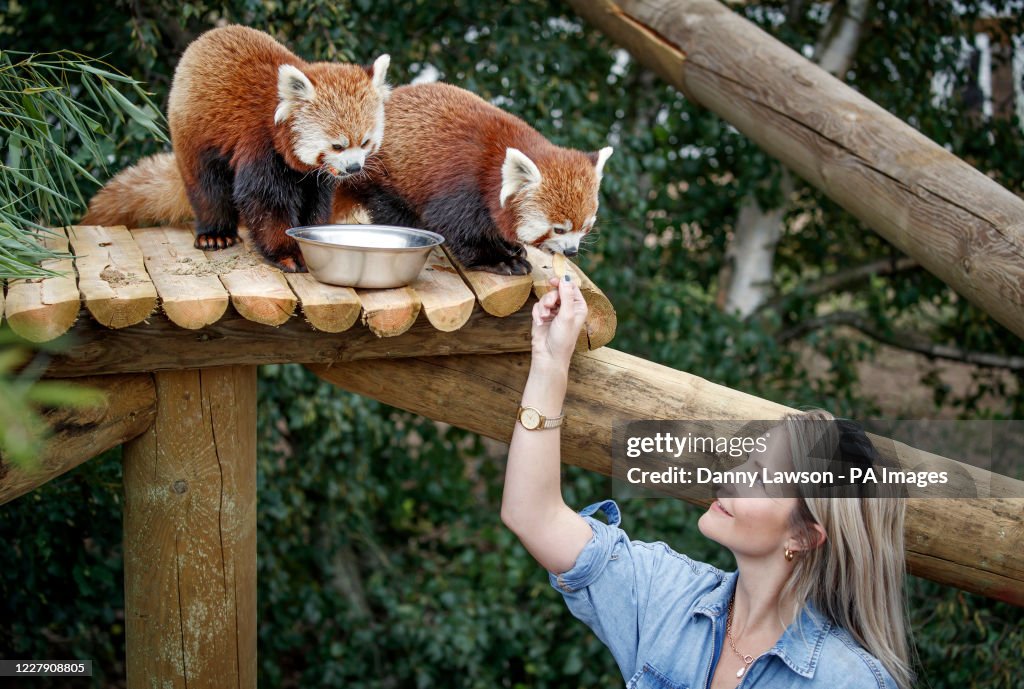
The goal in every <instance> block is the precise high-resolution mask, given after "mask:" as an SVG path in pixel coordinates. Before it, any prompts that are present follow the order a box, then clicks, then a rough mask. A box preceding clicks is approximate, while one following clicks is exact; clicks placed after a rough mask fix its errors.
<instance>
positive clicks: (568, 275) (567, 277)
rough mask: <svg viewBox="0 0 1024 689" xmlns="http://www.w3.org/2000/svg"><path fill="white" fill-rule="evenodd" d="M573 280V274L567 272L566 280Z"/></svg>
mask: <svg viewBox="0 0 1024 689" xmlns="http://www.w3.org/2000/svg"><path fill="white" fill-rule="evenodd" d="M571 280H572V275H570V274H569V273H566V274H565V281H566V282H570V281H571Z"/></svg>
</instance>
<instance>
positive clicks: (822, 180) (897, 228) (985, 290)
mask: <svg viewBox="0 0 1024 689" xmlns="http://www.w3.org/2000/svg"><path fill="white" fill-rule="evenodd" d="M569 4H570V5H572V6H573V8H575V10H576V11H577V12H578V13H579V14H580V16H582V17H583V18H584V19H586V20H587V21H588V22H590V23H591V24H593V25H594V26H596V27H597V28H599V29H600V30H601V31H603V32H604V33H606V34H607V35H608V36H609V37H610V38H612V39H613V40H614V41H616V42H617V43H619V44H621V45H622V46H624V47H625V48H626V49H627V50H629V51H630V53H631V54H632V55H633V56H634V57H636V59H637V60H639V61H640V62H641V63H643V64H645V65H647V66H648V67H650V68H652V69H653V70H654V71H656V72H657V73H658V74H659V75H661V77H662V78H664V79H665V80H666V81H668V82H669V83H670V84H672V85H673V86H675V87H677V88H678V89H680V90H681V91H682V92H683V93H684V94H685V95H686V96H687V98H689V99H691V100H693V101H694V102H696V103H699V104H700V105H702V106H703V107H706V108H708V109H709V110H712V111H713V112H715V113H717V114H718V115H720V116H721V117H722V118H723V119H725V120H727V121H728V122H729V123H731V124H732V125H734V126H735V127H736V128H737V129H739V130H740V131H741V132H743V133H744V134H746V135H747V136H748V137H750V139H751V140H752V141H754V142H756V143H757V144H758V145H760V146H761V147H762V148H763V149H764V150H765V151H767V152H768V153H769V154H770V155H772V156H774V157H776V158H778V159H779V160H780V161H782V163H784V164H785V165H786V166H787V167H789V168H790V169H791V170H793V171H794V172H795V173H797V174H798V175H800V176H801V177H803V178H804V179H805V180H807V181H808V182H810V183H811V184H813V185H814V186H816V187H818V188H819V189H821V190H822V191H823V192H825V193H826V194H828V196H829V197H830V198H832V200H834V201H835V202H836V203H838V204H839V205H841V206H842V207H843V208H845V209H846V210H848V211H849V212H850V213H852V214H853V215H854V216H856V217H857V218H859V219H860V220H862V221H864V222H865V223H866V224H867V225H868V226H870V227H871V228H872V229H874V230H875V231H876V232H878V233H879V234H880V235H882V236H883V237H884V238H885V239H887V240H888V241H890V242H891V243H892V244H893V245H895V246H896V247H897V248H899V249H900V250H901V251H903V252H905V253H907V254H908V255H910V256H913V257H914V258H916V259H917V260H918V261H919V262H920V263H921V265H922V266H924V267H925V268H926V269H927V270H929V271H930V272H932V273H934V274H935V275H936V276H937V277H938V278H940V279H941V280H943V281H944V282H946V284H948V285H949V286H950V287H952V288H953V289H955V290H956V291H957V292H958V293H960V294H961V295H963V296H964V297H966V298H967V299H969V300H970V301H971V302H973V303H974V304H976V305H977V306H978V307H980V308H981V309H983V310H985V311H986V312H987V313H988V314H989V315H991V316H992V317H993V318H995V319H996V320H997V321H999V322H1000V323H1002V324H1003V325H1004V326H1006V327H1007V328H1008V329H1009V330H1011V331H1012V332H1014V333H1016V334H1017V335H1018V336H1020V337H1024V200H1021V199H1020V198H1018V197H1017V196H1015V195H1014V194H1013V193H1011V192H1010V191H1008V190H1006V189H1004V188H1003V187H1001V186H1000V185H999V184H997V183H996V182H995V181H993V180H992V179H990V178H989V177H988V176H987V175H985V174H983V173H981V172H979V171H978V170H976V169H974V168H973V167H971V166H970V165H968V164H967V163H965V162H964V161H962V160H960V159H959V158H957V157H956V156H954V155H953V154H952V153H950V152H948V151H946V150H945V149H944V148H943V147H941V146H939V145H938V144H936V143H935V142H934V141H932V140H931V139H928V138H927V137H925V136H924V135H923V134H921V133H920V132H918V131H917V130H915V129H914V128H913V127H911V126H910V125H908V124H906V123H905V122H903V121H902V120H900V119H898V118H897V117H894V116H893V115H890V114H889V113H888V112H887V111H886V110H885V109H884V108H881V107H879V106H878V105H876V104H875V103H873V102H872V101H870V100H868V99H867V98H865V97H864V96H862V95H860V94H859V93H858V92H856V91H855V90H853V89H852V88H850V87H848V86H847V85H846V84H844V83H843V82H841V81H840V80H838V79H836V78H835V77H833V76H831V75H830V74H829V73H828V72H826V71H825V70H823V69H821V68H819V67H818V66H816V65H814V64H813V63H811V62H810V61H809V60H807V59H805V58H804V57H802V56H801V55H800V54H799V53H797V52H795V51H793V50H791V49H790V48H789V47H787V46H786V45H785V44H783V43H781V42H779V41H777V40H776V39H775V38H773V37H772V36H770V35H768V34H767V33H765V32H764V31H762V30H761V29H759V28H757V27H756V26H755V25H754V24H752V23H751V22H749V21H747V20H746V19H744V18H743V17H741V16H740V15H738V14H736V13H735V12H732V11H731V10H729V9H728V8H726V7H725V6H723V5H722V4H720V3H718V2H716V1H715V0H569Z"/></svg>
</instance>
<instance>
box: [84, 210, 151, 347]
mask: <svg viewBox="0 0 1024 689" xmlns="http://www.w3.org/2000/svg"><path fill="white" fill-rule="evenodd" d="M68 239H69V240H70V242H71V248H72V249H73V250H74V252H75V267H76V268H77V269H78V289H79V291H80V292H81V293H82V301H83V302H84V303H85V307H86V308H87V309H88V310H89V313H91V314H92V317H93V318H95V319H96V320H97V321H99V322H100V323H102V324H103V325H105V326H107V327H108V328H125V327H128V326H129V325H135V324H136V323H140V322H142V321H143V320H145V319H146V317H147V316H149V314H151V313H153V310H154V309H155V308H156V287H155V286H154V285H153V281H152V280H150V279H149V274H148V273H147V272H146V265H145V262H144V261H143V258H142V251H140V250H139V246H138V245H137V244H136V243H135V241H134V240H133V239H132V235H131V233H130V232H128V229H127V228H126V227H124V226H123V225H121V226H118V227H100V226H95V225H93V226H86V225H81V226H75V227H71V228H68Z"/></svg>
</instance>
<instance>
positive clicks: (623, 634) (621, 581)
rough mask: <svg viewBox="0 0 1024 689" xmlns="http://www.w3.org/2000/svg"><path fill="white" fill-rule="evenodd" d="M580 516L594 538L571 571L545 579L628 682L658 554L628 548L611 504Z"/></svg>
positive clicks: (641, 545)
mask: <svg viewBox="0 0 1024 689" xmlns="http://www.w3.org/2000/svg"><path fill="white" fill-rule="evenodd" d="M597 511H602V512H604V513H605V515H607V517H608V523H607V524H605V523H604V522H601V521H599V520H597V519H594V518H593V517H592V516H591V515H593V514H594V513H595V512H597ZM579 514H580V516H582V517H583V518H584V519H585V520H586V521H587V523H588V524H590V527H591V529H593V531H594V535H593V537H592V538H591V539H590V541H588V542H587V544H586V546H584V548H583V550H582V551H581V552H580V554H579V556H578V557H577V558H576V563H575V564H574V565H573V567H572V569H570V570H568V571H567V572H562V573H561V574H555V573H552V572H548V579H549V581H550V582H551V585H552V586H553V587H554V588H555V589H556V590H557V591H558V592H559V593H561V594H562V596H563V597H564V598H565V602H566V604H567V605H568V607H569V610H570V611H571V612H572V614H573V615H574V616H575V617H576V618H578V619H580V620H581V621H583V622H584V623H585V624H586V625H587V626H588V627H590V628H591V629H592V630H593V631H594V633H595V634H596V635H597V637H598V638H599V639H601V641H602V642H603V643H604V644H605V645H606V646H607V647H608V649H609V650H610V651H611V652H612V655H613V656H614V657H615V661H616V662H617V663H618V665H619V668H620V669H621V671H622V674H623V676H624V677H630V676H631V675H632V674H633V672H634V668H635V667H636V665H637V653H638V647H639V644H640V629H641V627H642V625H643V622H644V618H645V617H646V613H647V602H648V600H649V599H650V594H651V586H652V580H653V578H654V571H655V569H656V567H657V565H658V562H657V561H658V559H659V557H661V556H662V554H663V549H662V548H658V547H649V544H644V543H641V542H639V541H637V542H630V540H629V537H628V536H627V535H626V532H625V531H623V530H622V529H620V528H619V523H620V522H621V514H620V513H619V507H618V505H617V504H615V502H614V501H612V500H605V501H604V502H598V503H594V504H593V505H590V506H588V507H586V508H585V509H583V510H581V511H580V512H579Z"/></svg>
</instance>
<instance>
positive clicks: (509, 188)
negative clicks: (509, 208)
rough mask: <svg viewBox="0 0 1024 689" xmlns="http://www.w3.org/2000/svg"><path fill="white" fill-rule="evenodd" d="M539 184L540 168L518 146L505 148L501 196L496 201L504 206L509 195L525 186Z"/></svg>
mask: <svg viewBox="0 0 1024 689" xmlns="http://www.w3.org/2000/svg"><path fill="white" fill-rule="evenodd" d="M537 184H540V169H539V168H538V167H537V165H536V164H535V163H534V162H533V161H532V160H530V159H529V158H528V157H526V154H525V153H523V152H522V151H520V150H519V149H518V148H506V149H505V162H504V164H503V165H502V166H501V196H500V197H499V199H498V203H499V204H501V207H502V208H504V207H505V201H506V200H508V197H509V196H512V195H513V194H517V193H519V192H520V191H522V190H523V189H525V188H526V187H529V186H532V185H537Z"/></svg>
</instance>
